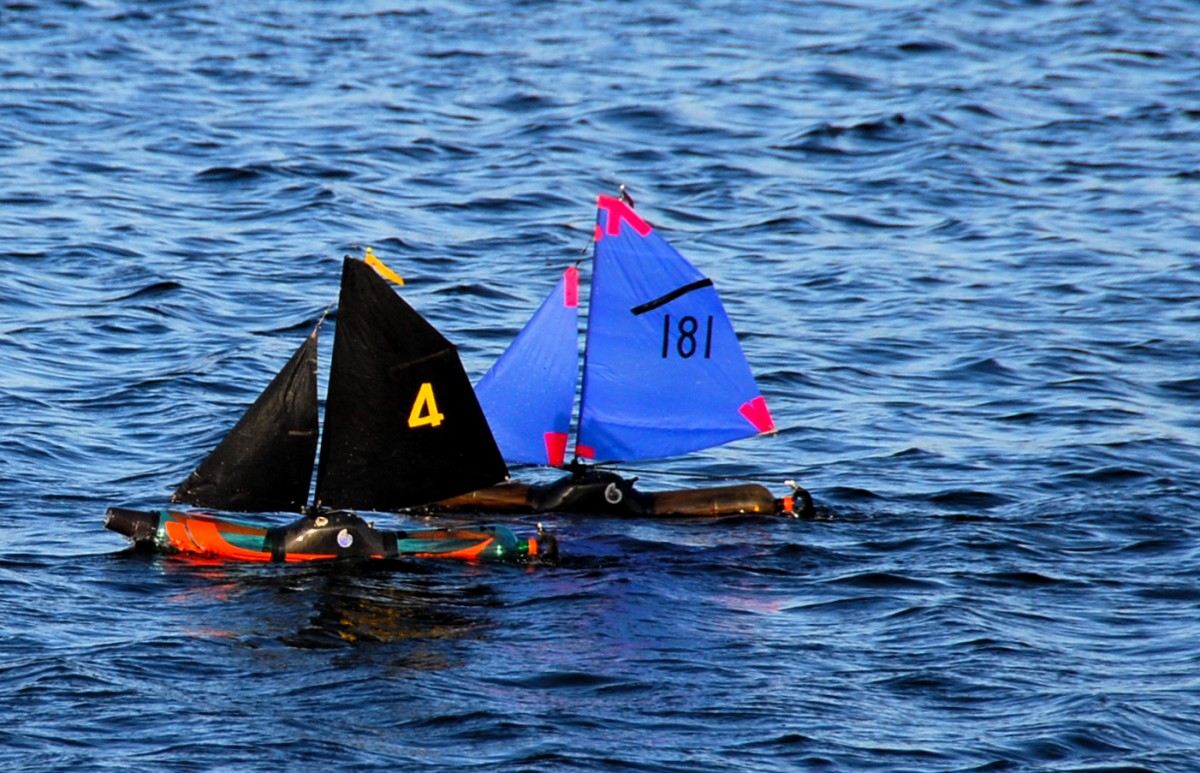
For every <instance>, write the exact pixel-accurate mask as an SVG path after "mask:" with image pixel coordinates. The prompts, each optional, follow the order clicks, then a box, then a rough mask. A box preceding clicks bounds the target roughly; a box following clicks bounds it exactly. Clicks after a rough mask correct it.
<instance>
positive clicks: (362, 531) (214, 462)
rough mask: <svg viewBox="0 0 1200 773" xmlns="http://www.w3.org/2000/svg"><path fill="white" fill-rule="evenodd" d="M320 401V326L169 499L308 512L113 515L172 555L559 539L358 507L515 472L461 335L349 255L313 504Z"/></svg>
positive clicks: (348, 553) (416, 500)
mask: <svg viewBox="0 0 1200 773" xmlns="http://www.w3.org/2000/svg"><path fill="white" fill-rule="evenodd" d="M318 329H319V326H318ZM317 412H318V408H317V330H314V331H313V333H312V334H311V335H310V336H309V337H308V338H307V339H306V340H305V341H304V343H303V344H301V346H300V348H299V349H297V350H296V353H295V354H294V355H292V357H291V359H290V360H289V361H288V363H287V364H286V365H285V366H284V367H283V369H282V370H281V371H280V372H279V374H278V375H277V376H276V377H275V378H274V380H273V381H272V382H271V383H270V385H268V386H267V388H266V390H265V391H264V392H263V393H262V394H261V395H260V396H259V398H258V399H257V400H256V401H255V402H254V404H253V405H252V406H251V407H250V408H249V409H248V410H247V411H246V413H245V414H244V415H243V416H242V418H241V419H240V420H239V421H238V422H237V424H236V425H235V426H234V427H233V429H232V430H231V431H230V432H229V434H228V435H226V437H225V438H224V439H223V440H222V441H221V443H220V444H219V445H218V446H217V447H216V448H215V449H214V450H213V451H212V453H211V454H210V455H209V456H208V457H207V458H206V459H205V460H204V461H203V462H201V464H200V466H199V467H197V468H196V470H195V472H193V473H192V474H191V475H190V476H189V477H188V479H187V480H186V481H184V482H183V484H182V485H180V486H179V488H178V489H177V490H176V491H175V493H174V495H173V496H172V497H171V500H172V502H175V503H179V504H187V505H193V506H196V507H201V508H211V509H216V510H219V511H234V512H305V513H306V514H305V515H304V516H302V517H301V518H300V519H299V520H297V521H294V522H293V523H291V524H289V525H286V526H280V527H273V528H268V527H266V526H262V525H257V524H253V523H249V522H245V521H241V520H234V519H229V518H225V517H223V516H217V515H212V514H209V513H202V512H196V511H192V510H173V509H164V510H159V511H156V512H144V511H135V510H127V509H123V508H110V509H109V511H108V514H107V515H106V518H105V525H106V526H107V527H108V528H110V529H113V530H114V531H117V532H120V533H122V534H124V535H126V536H127V537H129V538H130V539H132V540H133V541H134V542H135V544H139V545H143V546H148V547H152V548H155V549H158V550H162V551H165V552H176V553H188V554H200V555H205V556H215V557H222V558H231V559H240V560H251V561H308V560H317V559H334V558H355V559H364V558H393V557H397V556H418V557H451V558H515V557H520V556H529V555H536V554H538V553H539V550H540V551H541V552H543V553H544V552H546V549H547V548H552V547H553V540H552V538H551V537H550V535H544V534H541V533H539V536H538V538H531V539H527V540H521V539H517V537H516V536H515V535H514V534H513V533H512V532H511V531H510V530H508V529H506V528H503V527H485V528H480V529H471V530H461V529H460V530H454V529H425V530H421V531H416V532H397V531H385V530H379V529H375V528H374V526H373V525H372V524H370V523H368V522H367V521H365V520H363V519H362V518H361V517H360V516H358V515H356V514H354V513H352V512H350V510H372V511H396V510H401V509H404V508H409V507H412V506H414V505H420V504H424V503H428V502H432V501H436V500H438V499H442V498H444V497H448V496H454V495H456V494H460V493H462V492H464V491H470V490H472V489H476V488H478V487H480V486H487V485H490V484H494V483H497V482H499V481H502V480H504V479H505V478H506V477H507V475H508V470H507V467H506V466H505V464H504V460H503V459H502V457H501V455H500V451H499V450H498V448H497V446H496V443H495V441H494V439H493V438H492V434H491V431H490V430H489V427H488V424H487V420H486V419H485V418H484V415H483V411H482V410H481V409H480V406H479V403H478V400H477V399H476V397H475V393H474V391H473V390H472V388H471V383H470V381H469V380H468V379H467V375H466V372H465V371H464V369H463V366H462V362H461V361H460V360H459V357H458V353H457V351H456V349H455V347H454V345H453V344H451V343H450V342H449V341H448V340H446V339H445V338H444V337H443V336H442V335H441V333H439V332H438V331H437V329H435V328H434V327H433V326H432V325H430V324H429V323H428V322H427V321H425V319H424V318H422V317H421V315H419V314H418V313H417V312H416V311H414V310H413V309H412V307H410V306H409V305H408V304H407V303H405V302H404V300H403V299H402V298H400V296H399V295H397V294H396V293H395V292H394V291H393V290H392V289H391V288H390V287H388V285H387V283H386V282H385V281H384V280H383V279H382V278H380V276H379V275H378V274H376V272H375V271H374V270H373V269H372V268H371V267H369V266H368V265H366V264H365V263H363V262H361V261H358V260H354V259H351V258H346V260H345V261H344V263H343V267H342V284H341V291H340V295H339V302H338V315H337V327H336V334H335V338H334V347H333V357H332V363H331V368H330V376H329V392H328V395H327V396H326V405H325V431H324V434H323V435H322V436H321V437H320V441H319V442H320V451H321V454H320V463H319V464H318V465H317V470H316V472H317V476H316V477H317V481H316V492H315V496H314V501H313V505H312V507H311V508H308V507H306V505H307V502H308V493H309V488H310V483H311V481H312V476H313V467H314V462H315V460H316V455H317V446H318V416H317ZM539 540H540V544H539Z"/></svg>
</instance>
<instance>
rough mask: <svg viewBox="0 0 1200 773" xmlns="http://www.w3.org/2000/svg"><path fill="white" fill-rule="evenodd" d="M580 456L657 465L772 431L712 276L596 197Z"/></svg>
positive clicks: (629, 212) (625, 209) (622, 207)
mask: <svg viewBox="0 0 1200 773" xmlns="http://www.w3.org/2000/svg"><path fill="white" fill-rule="evenodd" d="M595 239H596V248H595V261H594V267H593V275H592V289H591V304H590V306H589V311H588V336H587V347H586V351H585V356H584V366H583V391H582V401H581V403H582V404H581V406H580V418H579V431H578V441H577V444H576V454H577V455H578V456H580V457H583V458H588V459H596V460H601V461H635V460H642V459H661V458H665V457H670V456H676V455H679V454H684V453H687V452H689V451H695V450H698V449H701V448H708V447H710V446H715V445H721V444H723V443H728V442H730V441H733V440H737V439H739V438H743V437H748V436H750V435H755V434H758V433H761V432H770V431H772V430H773V429H774V428H775V425H774V422H773V421H772V419H771V414H770V412H769V411H768V410H767V405H766V401H765V400H763V397H762V395H761V394H760V392H759V390H758V386H757V384H755V382H754V376H753V375H752V374H751V372H750V367H749V365H748V364H747V362H746V357H745V355H744V354H743V353H742V347H741V344H740V343H739V342H738V339H737V335H736V334H735V333H734V331H733V326H732V325H731V324H730V322H729V317H728V316H727V315H726V314H725V308H724V306H722V305H721V300H720V298H718V297H717V292H716V290H715V289H714V288H713V283H712V280H710V279H709V278H708V277H706V276H704V275H703V274H701V273H700V272H699V271H698V270H697V269H696V267H695V266H693V265H692V264H691V263H689V262H688V260H687V259H686V258H684V257H683V256H682V255H680V254H679V253H678V252H677V251H676V250H675V249H674V248H673V247H672V246H671V245H670V244H668V243H667V242H666V240H664V239H663V238H662V237H661V236H659V235H658V234H657V233H656V232H655V231H654V229H653V228H651V227H650V225H649V224H647V223H646V222H645V221H644V220H642V218H641V217H639V216H638V215H637V214H636V213H635V212H634V211H633V209H632V208H631V207H630V206H629V205H628V204H626V203H625V202H624V201H622V200H621V199H617V198H613V197H610V196H600V197H599V200H598V212H597V218H596V230H595Z"/></svg>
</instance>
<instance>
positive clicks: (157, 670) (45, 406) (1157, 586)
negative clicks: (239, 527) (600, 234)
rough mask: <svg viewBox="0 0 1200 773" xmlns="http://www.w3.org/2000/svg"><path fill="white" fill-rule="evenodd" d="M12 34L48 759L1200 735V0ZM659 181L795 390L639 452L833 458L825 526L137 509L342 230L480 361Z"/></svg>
mask: <svg viewBox="0 0 1200 773" xmlns="http://www.w3.org/2000/svg"><path fill="white" fill-rule="evenodd" d="M0 32H2V34H0V83H2V85H3V88H2V90H0V235H2V237H3V243H2V246H0V363H2V367H0V415H2V417H3V418H2V419H0V421H3V426H4V429H3V433H2V437H0V705H2V706H3V716H4V720H5V721H4V723H3V725H0V766H2V767H3V768H5V769H9V770H37V771H49V770H62V771H68V770H69V771H80V770H101V769H102V770H106V771H107V770H181V771H182V770H282V769H290V770H296V769H347V770H399V769H404V770H443V769H445V770H489V771H491V770H522V771H525V770H536V771H559V770H588V771H627V770H643V771H651V770H653V771H717V770H720V771H725V770H746V771H776V770H777V771H785V770H786V771H792V770H880V771H961V770H988V771H1001V770H1105V771H1114V770H1122V771H1135V770H1150V771H1182V770H1189V769H1195V766H1196V764H1197V763H1196V762H1195V760H1196V759H1197V758H1198V757H1200V741H1198V740H1197V739H1198V738H1200V614H1198V613H1200V525H1198V519H1197V515H1198V513H1200V494H1198V493H1197V491H1198V487H1200V420H1198V419H1197V410H1196V409H1197V404H1198V400H1200V367H1198V363H1200V342H1198V339H1200V247H1198V246H1197V245H1200V203H1198V202H1200V155H1198V153H1197V148H1198V147H1200V59H1198V58H1197V57H1196V56H1195V54H1196V51H1197V50H1200V7H1198V6H1197V5H1196V4H1195V3H1193V2H1183V1H1182V0H1180V1H1178V2H1170V1H1164V2H1151V3H1144V2H1133V0H1111V1H1110V2H1095V3H1066V2H1063V3H1057V2H1018V1H1016V0H992V1H985V0H967V1H966V2H947V1H945V0H943V1H942V2H925V3H915V2H907V3H903V2H896V3H884V2H857V1H855V0H851V1H850V2H836V3H835V2H826V3H804V4H793V3H785V2H781V1H778V0H756V1H755V2H737V1H733V2H723V1H722V0H693V1H692V2H686V3H655V4H650V3H625V2H612V1H609V0H597V1H596V2H579V3H569V2H567V3H551V2H529V1H525V2H522V1H519V0H504V1H503V2H497V3H468V2H430V3H425V4H409V3H387V2H382V0H381V1H380V2H370V1H369V0H368V1H367V2H315V1H313V0H288V1H287V2H275V1H272V0H247V1H246V2H238V3H207V2H194V1H192V0H187V1H185V0H178V1H172V0H164V1H162V2H154V3H129V2H119V1H117V0H87V1H84V0H75V2H69V3H68V2H64V3H50V2H40V0H29V1H28V2H15V1H14V2H7V3H5V4H4V5H3V6H0ZM620 183H624V184H626V185H628V186H629V190H630V191H631V192H632V193H633V195H634V198H635V199H636V200H637V203H638V211H639V213H641V214H642V216H643V217H645V218H646V219H648V220H649V221H650V222H651V223H653V224H654V225H655V226H656V227H657V228H658V229H659V231H660V232H661V233H663V234H664V235H665V236H666V237H667V238H668V239H669V240H671V241H672V242H673V243H674V244H675V245H676V246H677V247H678V248H679V249H680V250H681V251H682V252H684V254H686V255H688V256H689V257H690V258H691V259H692V260H693V262H695V263H696V264H697V265H698V266H699V267H700V268H701V269H702V270H704V271H705V272H707V273H708V274H710V275H711V276H712V277H713V278H714V280H715V281H716V284H717V287H718V289H719V290H720V291H721V293H722V295H723V297H724V298H725V299H726V303H727V306H728V309H729V313H730V316H731V317H732V318H733V320H734V324H735V325H736V326H737V328H738V329H739V331H740V332H741V334H742V336H743V343H744V347H745V349H746V352H747V354H748V356H749V358H750V360H751V362H752V365H753V367H754V369H755V371H756V373H757V374H758V375H759V381H760V384H761V387H762V389H763V392H764V394H765V395H766V397H767V400H768V402H769V404H770V405H771V407H772V411H773V413H774V416H775V419H776V422H777V424H778V425H779V427H780V431H779V433H778V434H777V435H775V436H773V437H768V438H761V439H756V440H747V441H741V442H738V443H735V444H732V445H730V446H727V447H725V448H720V449H715V450H711V451H707V452H702V453H697V454H693V455H691V456H689V457H688V458H686V459H676V460H669V461H665V462H660V463H654V464H645V465H641V466H640V468H639V470H638V472H637V474H639V475H641V477H642V485H644V486H645V487H646V488H662V487H673V486H679V485H683V484H685V483H689V482H691V481H690V480H688V479H682V480H681V479H680V478H679V477H677V475H676V474H677V473H683V472H686V473H693V474H701V475H713V476H733V477H737V478H740V479H748V480H757V481H761V482H764V483H766V484H768V485H770V486H771V487H772V488H773V489H774V490H776V491H779V492H781V493H782V491H784V490H785V488H784V486H783V481H784V480H785V479H788V478H794V479H796V480H798V481H799V482H801V483H803V484H804V485H806V486H807V487H808V488H809V489H811V490H812V492H813V493H814V495H815V496H816V498H817V501H818V506H819V510H820V514H821V518H820V519H819V520H816V521H781V520H774V519H746V520H739V521H734V522H722V523H622V522H620V521H615V520H605V519H592V518H586V517H579V516H551V517H548V518H546V519H545V520H546V521H547V524H548V525H549V526H550V527H551V528H553V529H554V530H555V531H556V532H557V534H558V535H559V537H560V539H561V542H562V550H563V553H564V558H563V561H562V564H561V565H560V566H559V567H557V568H553V567H539V568H523V567H513V566H472V565H467V564H462V563H454V562H449V563H438V562H425V563H416V562H414V563H412V564H411V565H410V566H402V567H400V568H395V567H392V568H390V569H389V570H387V571H372V570H367V569H363V570H360V571H350V570H346V569H330V568H328V567H317V566H307V567H306V566H286V567H280V566H270V565H268V566H244V565H242V566H239V565H197V564H194V563H187V562H183V561H179V560H170V559H161V558H157V559H147V558H138V557H132V556H129V555H127V554H125V553H124V552H123V550H124V543H123V541H122V539H121V538H120V537H118V536H117V535H115V534H112V533H111V532H107V531H105V530H104V529H103V526H102V518H103V513H104V510H105V508H106V507H108V506H109V505H112V504H120V505H125V506H132V507H149V506H155V505H159V504H162V503H163V502H164V501H165V499H166V497H167V496H168V495H169V493H170V491H171V490H172V489H173V487H174V486H175V485H176V484H177V483H178V482H179V481H180V480H182V479H183V478H184V477H185V476H186V475H187V473H188V472H189V471H190V470H191V469H192V467H193V466H194V465H195V464H196V463H197V462H198V461H199V459H200V458H201V457H202V456H203V455H204V453H205V452H206V451H207V450H208V449H209V448H211V447H212V445H213V444H215V443H216V441H217V440H218V439H219V438H220V437H221V435H222V434H223V433H224V431H225V430H226V429H227V428H228V427H229V426H230V425H231V424H232V423H233V421H234V420H236V418H237V416H238V415H239V414H240V412H241V410H242V409H243V407H244V406H245V405H246V404H247V403H248V402H249V401H250V400H251V399H253V397H254V396H255V395H256V394H257V392H258V390H259V389H260V388H261V387H262V386H263V385H264V384H265V383H266V381H268V380H269V379H270V377H271V375H272V374H273V373H274V371H275V369H276V368H277V367H278V366H279V365H280V364H281V363H282V362H283V361H284V360H285V359H286V358H287V356H288V355H289V354H290V353H291V351H292V350H293V349H294V347H295V346H296V345H297V343H298V342H299V340H300V339H301V337H302V336H303V335H304V334H305V333H306V332H307V331H308V329H309V328H310V327H311V325H312V324H313V323H314V322H315V321H316V320H317V319H318V318H319V317H320V315H321V313H322V312H323V311H324V310H325V308H326V306H328V305H329V304H330V303H331V302H332V301H333V300H334V299H335V298H336V293H337V281H338V276H339V270H340V260H341V257H342V255H343V254H346V253H353V254H361V252H362V250H363V248H365V246H367V245H371V246H373V247H374V248H375V250H376V252H377V253H378V254H379V255H381V256H382V257H383V258H384V259H385V260H386V261H388V262H389V263H390V264H391V265H392V266H393V267H394V268H395V269H397V270H398V271H400V272H401V273H402V274H404V275H405V276H406V278H407V279H408V285H407V286H406V287H405V288H404V290H403V292H404V295H405V297H406V298H407V299H408V300H409V301H410V302H411V303H412V304H413V305H414V306H416V307H417V308H418V309H419V310H420V311H421V312H422V313H424V314H425V315H426V316H427V317H428V318H429V319H431V320H432V321H433V322H434V324H436V325H437V326H438V327H439V328H441V329H442V330H443V331H444V332H445V333H446V334H447V335H448V336H449V337H450V338H451V339H452V340H454V341H455V342H456V343H457V344H458V345H459V347H460V351H461V354H462V357H463V360H464V362H465V364H466V366H467V369H468V371H469V372H470V373H471V374H472V376H473V377H475V378H478V377H479V376H480V375H482V373H483V372H484V371H485V370H486V369H487V367H488V366H489V365H490V363H491V362H492V361H494V359H495V358H496V357H497V356H498V355H499V353H500V352H501V351H502V350H503V347H504V346H505V345H506V344H507V342H508V341H510V340H511V339H512V337H513V336H514V335H515V334H516V331H517V330H518V329H519V327H520V325H521V324H522V322H523V320H524V319H525V318H526V317H527V316H528V315H529V314H530V313H531V312H532V311H533V309H534V308H535V306H536V305H537V303H538V301H539V300H540V298H541V297H542V295H543V294H544V293H545V292H547V291H548V290H549V288H550V287H551V285H552V284H553V282H554V281H555V280H556V278H557V275H558V274H559V273H560V272H561V269H562V268H564V267H565V266H567V265H570V264H571V263H572V262H574V261H575V260H577V259H580V258H581V257H585V255H584V251H585V250H586V248H587V247H588V244H589V237H590V234H591V227H592V222H593V218H594V201H595V195H596V194H597V193H609V194H612V193H615V191H616V188H617V185H618V184H620ZM583 269H584V275H585V280H586V275H587V265H586V263H585V264H584V266H583ZM322 356H323V357H327V356H328V350H327V349H326V350H325V351H324V352H323V354H322ZM522 474H523V475H525V476H526V477H528V478H529V479H535V480H536V479H539V476H543V475H544V473H542V472H541V471H538V470H531V471H522ZM401 522H403V521H401ZM512 525H513V527H514V528H515V529H517V530H528V529H529V528H531V527H532V522H530V521H527V520H520V519H518V520H516V521H515V522H514V523H513V524H512Z"/></svg>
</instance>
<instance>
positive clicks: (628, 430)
mask: <svg viewBox="0 0 1200 773" xmlns="http://www.w3.org/2000/svg"><path fill="white" fill-rule="evenodd" d="M578 282H579V274H578V271H577V269H575V268H568V269H567V270H566V271H565V272H564V274H563V277H562V279H561V280H560V281H559V282H558V284H557V286H556V287H555V288H554V290H553V291H552V292H551V293H550V295H549V297H547V299H546V300H545V301H544V302H543V303H542V305H541V306H540V307H539V309H538V310H537V312H536V313H535V314H534V315H533V317H532V318H531V319H530V321H529V323H528V324H527V325H526V326H525V328H524V329H523V330H522V331H521V333H520V334H519V335H518V336H517V338H516V340H514V341H513V343H512V345H511V346H510V347H509V348H508V350H507V351H506V352H505V353H504V354H503V355H502V356H501V358H500V359H499V360H498V361H497V362H496V364H495V365H494V366H493V368H492V369H491V370H490V371H489V372H488V373H487V375H485V376H484V377H483V379H482V380H481V381H480V383H479V384H478V386H477V387H476V393H477V394H478V395H479V401H480V403H481V404H482V405H483V408H484V413H485V414H486V415H487V417H488V421H489V422H490V424H491V427H492V432H493V434H494V435H495V437H496V439H497V442H498V443H499V446H500V449H501V451H502V452H503V455H504V458H505V459H507V460H508V461H510V462H524V463H532V464H543V465H550V466H553V467H566V468H567V469H569V470H570V471H571V474H570V475H569V476H567V477H566V478H563V479H561V480H559V481H556V482H555V483H552V484H549V485H545V486H529V485H525V484H521V483H508V484H505V485H503V486H494V487H489V488H485V489H482V490H479V491H474V492H471V493H470V494H467V495H464V496H459V497H455V498H452V499H450V500H446V501H443V502H440V503H438V505H437V508H438V509H446V510H488V511H533V512H542V511H571V512H599V513H614V514H622V515H648V516H695V515H726V514H740V513H791V514H801V515H803V514H808V513H810V512H811V509H812V500H811V497H809V495H808V493H807V492H806V491H804V490H803V489H801V488H799V487H793V491H792V493H791V495H789V496H785V497H781V498H778V499H776V498H775V497H774V496H773V495H772V494H771V493H770V492H769V491H768V490H767V489H766V488H765V487H763V486H761V485H758V484H739V485H732V486H718V487H708V488H701V489H691V490H682V491H662V492H654V493H648V492H641V491H638V490H636V489H634V487H633V481H632V480H627V479H625V478H622V477H621V476H619V475H617V474H616V473H614V472H611V471H606V470H601V469H597V468H596V467H595V466H591V465H586V464H584V463H582V462H581V460H588V461H593V462H632V461H640V460H646V459H662V458H667V457H672V456H678V455H681V454H685V453H688V452H691V451H696V450H699V449H703V448H709V447H712V446H716V445H722V444H725V443H729V442H732V441H734V440H738V439H741V438H745V437H750V436H753V435H758V434H763V433H769V432H773V431H774V429H775V423H774V421H773V420H772V418H771V413H770V411H769V410H768V408H767V404H766V401H765V400H764V399H763V396H762V394H761V393H760V392H759V389H758V386H757V384H756V383H755V381H754V376H753V375H752V373H751V372H750V367H749V365H748V363H747V362H746V357H745V354H744V353H743V352H742V347H741V344H740V343H739V342H738V339H737V335H736V333H735V332H734V329H733V325H732V324H731V323H730V321H729V317H728V316H727V315H726V313H725V309H724V306H723V305H722V304H721V300H720V298H719V297H718V296H717V292H716V289H715V288H714V287H713V282H712V280H711V279H709V278H708V277H706V276H705V275H703V274H702V273H700V271H699V270H698V269H697V268H696V267H695V266H693V265H692V264H691V263H690V262H689V261H688V260H687V259H686V258H684V257H683V256H682V255H680V254H679V252H677V251H676V250H675V249H674V248H673V247H672V246H671V245H670V244H668V243H667V241H666V240H665V239H663V238H662V237H661V236H659V235H658V233H657V232H656V231H655V230H654V229H653V228H652V227H651V226H650V225H649V224H648V223H647V222H646V221H645V220H643V219H642V218H641V217H640V216H639V215H638V214H637V213H636V212H634V209H633V206H632V202H631V201H630V200H629V199H628V198H627V197H625V196H624V195H623V196H622V197H621V198H614V197H610V196H600V197H599V200H598V212H597V219H596V228H595V259H594V268H593V278H592V288H591V298H590V306H589V313H588V329H587V343H586V347H585V352H584V357H583V384H582V387H581V389H580V390H579V396H580V406H579V419H578V423H577V434H576V443H575V449H574V458H573V460H572V461H571V462H570V463H567V462H566V450H567V446H568V443H569V432H570V425H571V415H572V407H573V404H574V400H575V395H576V383H577V379H578V371H579V348H578V310H579V308H578V307H579V287H578ZM797 498H799V499H800V506H799V509H798V512H797V505H796V499H797Z"/></svg>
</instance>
